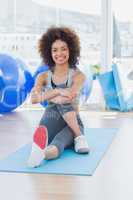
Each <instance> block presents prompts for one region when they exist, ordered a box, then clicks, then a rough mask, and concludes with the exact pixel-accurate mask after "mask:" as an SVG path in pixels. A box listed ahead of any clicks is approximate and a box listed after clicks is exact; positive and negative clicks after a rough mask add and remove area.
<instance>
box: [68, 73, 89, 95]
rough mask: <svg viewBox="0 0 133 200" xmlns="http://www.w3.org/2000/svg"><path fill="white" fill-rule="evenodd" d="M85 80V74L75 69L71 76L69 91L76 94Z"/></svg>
mask: <svg viewBox="0 0 133 200" xmlns="http://www.w3.org/2000/svg"><path fill="white" fill-rule="evenodd" d="M85 80H86V76H85V75H84V73H83V72H81V71H80V70H77V71H76V73H75V74H74V76H73V84H72V86H71V87H70V90H71V93H72V94H73V95H75V96H77V95H78V93H79V92H80V90H81V89H82V87H83V85H84V82H85Z"/></svg>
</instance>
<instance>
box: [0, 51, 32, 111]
mask: <svg viewBox="0 0 133 200" xmlns="http://www.w3.org/2000/svg"><path fill="white" fill-rule="evenodd" d="M33 85H34V80H33V77H32V75H31V74H30V72H29V71H28V69H27V66H26V65H25V63H24V62H23V61H21V60H20V59H15V58H13V57H12V56H10V55H7V54H0V113H1V114H4V113H7V112H11V111H12V110H14V109H16V108H17V107H18V106H20V105H21V104H22V103H23V102H24V101H25V99H26V97H27V94H28V93H29V92H30V91H31V88H32V87H33Z"/></svg>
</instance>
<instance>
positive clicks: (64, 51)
mask: <svg viewBox="0 0 133 200" xmlns="http://www.w3.org/2000/svg"><path fill="white" fill-rule="evenodd" d="M51 55H52V59H53V61H54V62H55V65H64V64H68V59H69V48H68V45H67V43H66V42H64V41H62V40H56V41H55V42H53V44H52V48H51Z"/></svg>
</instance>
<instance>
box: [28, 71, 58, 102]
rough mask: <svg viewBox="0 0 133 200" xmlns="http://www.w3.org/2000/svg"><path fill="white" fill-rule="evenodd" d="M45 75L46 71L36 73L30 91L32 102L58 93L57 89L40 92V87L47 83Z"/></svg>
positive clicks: (47, 98)
mask: <svg viewBox="0 0 133 200" xmlns="http://www.w3.org/2000/svg"><path fill="white" fill-rule="evenodd" d="M47 76H48V73H46V72H45V73H42V74H40V75H38V77H37V79H36V82H35V86H34V87H33V89H32V91H31V102H32V103H33V104H34V103H40V102H43V101H45V100H49V99H51V98H53V97H56V96H57V95H59V94H60V93H59V90H58V89H51V90H49V91H45V92H42V88H43V87H44V86H45V85H46V84H47Z"/></svg>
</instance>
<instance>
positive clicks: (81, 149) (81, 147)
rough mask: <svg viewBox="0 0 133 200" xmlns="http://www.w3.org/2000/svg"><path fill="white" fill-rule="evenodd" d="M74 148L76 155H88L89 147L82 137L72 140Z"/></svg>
mask: <svg viewBox="0 0 133 200" xmlns="http://www.w3.org/2000/svg"><path fill="white" fill-rule="evenodd" d="M74 148H75V151H76V152H77V153H89V146H88V143H87V140H86V138H85V136H84V135H80V136H78V137H76V138H75V139H74Z"/></svg>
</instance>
